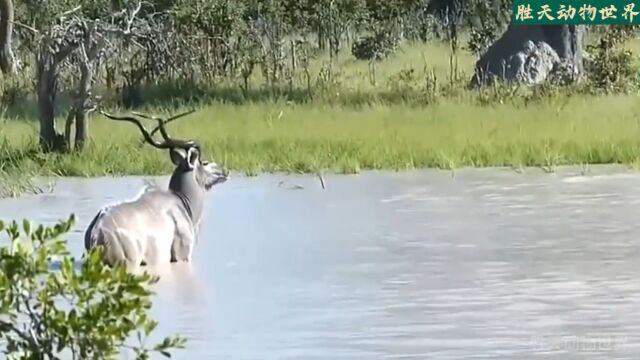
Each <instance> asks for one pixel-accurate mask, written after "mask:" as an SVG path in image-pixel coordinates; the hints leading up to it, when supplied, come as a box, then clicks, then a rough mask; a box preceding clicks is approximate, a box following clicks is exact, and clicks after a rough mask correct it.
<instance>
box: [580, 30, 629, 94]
mask: <svg viewBox="0 0 640 360" xmlns="http://www.w3.org/2000/svg"><path fill="white" fill-rule="evenodd" d="M636 31H637V26H607V27H606V28H605V29H603V31H602V34H601V35H600V38H599V39H598V40H597V41H596V43H595V44H589V45H587V52H588V54H589V55H590V56H589V57H588V58H587V59H586V61H585V63H586V64H585V68H586V73H587V79H588V81H589V83H590V85H591V86H592V88H593V89H595V90H603V91H605V92H617V91H628V90H633V89H635V88H637V80H638V76H637V75H638V68H637V66H635V55H634V54H633V52H632V51H631V50H630V49H629V48H625V46H624V45H625V44H626V43H627V42H628V40H629V39H631V38H632V37H633V35H634V34H635V32H636Z"/></svg>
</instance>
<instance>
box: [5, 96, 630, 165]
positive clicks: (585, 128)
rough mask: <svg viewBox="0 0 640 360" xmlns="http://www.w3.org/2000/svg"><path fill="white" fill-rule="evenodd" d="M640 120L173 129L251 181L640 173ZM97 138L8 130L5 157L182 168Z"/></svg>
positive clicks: (435, 115)
mask: <svg viewBox="0 0 640 360" xmlns="http://www.w3.org/2000/svg"><path fill="white" fill-rule="evenodd" d="M639 112H640V104H638V102H637V99H636V98H635V97H634V96H610V97H603V98H595V97H594V98H587V97H581V98H572V99H568V100H567V102H566V103H565V104H564V105H563V106H562V107H561V108H559V107H557V106H553V105H545V104H540V105H538V106H536V108H516V107H514V106H512V105H501V106H495V107H491V108H480V107H478V106H475V105H473V104H466V103H448V102H445V103H441V104H439V105H434V106H431V107H427V108H411V107H402V106H371V107H364V108H360V109H358V110H355V109H349V108H335V107H334V108H330V107H320V106H313V105H284V104H283V105H279V104H253V105H244V106H234V105H221V104H219V105H210V106H207V107H205V108H203V109H201V110H200V111H199V112H198V113H196V114H193V115H191V116H189V117H188V118H184V119H181V120H180V121H178V122H175V123H173V124H171V125H169V129H170V132H171V133H172V134H173V135H175V136H177V137H179V136H181V137H190V138H197V139H199V140H200V142H201V143H202V145H203V147H204V151H205V152H206V155H207V156H208V157H209V158H211V159H213V160H215V161H217V162H220V163H224V164H225V165H226V166H228V167H229V168H231V169H233V170H239V171H243V172H247V173H256V172H263V171H300V172H311V171H317V170H321V169H324V170H330V171H338V172H345V173H353V172H357V171H359V170H362V169H395V170H402V169H414V168H423V167H438V168H457V167H464V166H553V165H561V164H581V163H589V164H602V163H629V164H632V163H636V162H638V161H639V160H640V140H639V139H640V121H639V120H638V118H637V116H636V114H638V113H639ZM91 130H92V133H93V140H92V143H91V144H90V146H89V148H88V149H87V150H86V151H85V152H83V153H81V154H72V155H47V156H43V155H36V152H35V151H34V152H33V153H30V152H29V150H30V149H31V148H33V147H34V145H33V141H32V140H31V139H32V137H31V136H32V132H33V129H32V128H31V127H29V126H26V125H25V124H24V123H17V122H8V123H7V125H6V130H5V132H4V133H3V136H5V137H6V138H8V139H12V140H9V141H8V142H6V143H5V144H4V145H2V146H1V147H0V154H2V155H0V156H2V158H3V161H4V162H6V164H7V165H9V166H11V165H13V166H19V167H20V169H21V171H31V172H39V173H42V174H58V175H63V176H70V175H73V176H95V175H104V174H113V175H120V174H161V173H166V172H168V171H170V166H171V164H170V162H169V160H168V155H167V153H166V152H164V151H158V150H156V149H153V148H151V147H150V146H144V147H142V148H139V147H138V146H137V144H138V143H139V141H140V140H139V139H140V136H139V134H138V133H137V129H136V128H135V127H134V126H133V125H131V124H128V123H115V122H113V121H110V120H107V119H105V118H103V117H102V116H99V117H98V116H96V117H95V118H94V119H93V120H92V124H91ZM21 152H23V153H24V155H21ZM21 156H23V157H21Z"/></svg>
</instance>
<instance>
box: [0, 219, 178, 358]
mask: <svg viewBox="0 0 640 360" xmlns="http://www.w3.org/2000/svg"><path fill="white" fill-rule="evenodd" d="M74 223H75V217H74V215H71V216H70V217H69V218H68V219H67V220H63V221H59V222H58V223H57V224H55V225H54V226H52V227H45V226H43V225H38V226H36V225H34V224H32V223H31V222H30V221H28V220H24V221H23V222H22V226H20V225H19V224H18V222H16V221H12V222H9V223H5V222H2V221H0V231H2V230H4V232H5V233H6V235H7V236H8V238H9V240H10V246H9V247H2V248H0V289H1V291H0V294H1V295H0V338H1V339H2V340H3V341H4V353H5V354H6V355H7V357H8V358H9V359H62V358H69V357H71V358H73V359H115V358H119V356H118V355H119V354H120V353H121V351H124V350H126V351H133V352H134V353H135V354H136V358H137V359H148V358H149V354H150V352H159V353H161V354H163V355H165V356H170V353H169V350H170V349H171V348H180V347H183V346H184V343H185V341H184V339H183V338H180V337H168V338H165V339H164V340H163V341H162V342H160V343H159V344H157V345H154V346H151V347H148V346H147V344H146V338H147V337H148V336H149V335H150V334H151V333H152V331H153V330H154V329H155V327H156V325H157V323H156V322H155V321H154V320H152V319H151V318H149V315H148V310H149V309H150V307H151V300H150V299H151V295H152V292H151V290H150V286H151V285H152V284H153V283H154V282H155V281H156V280H157V279H156V278H153V277H151V276H150V275H148V274H146V273H145V274H142V275H136V274H131V273H128V272H127V271H126V270H125V268H124V267H122V266H118V267H115V268H109V267H108V266H107V265H106V264H104V262H103V261H102V250H101V249H96V250H95V251H92V252H90V253H89V254H88V256H87V257H86V258H85V260H84V262H83V263H82V265H81V266H80V268H79V269H78V268H76V266H75V264H74V262H75V261H74V258H73V257H72V256H71V255H70V253H69V252H68V250H67V248H66V243H65V241H64V240H61V238H60V237H61V236H62V235H64V234H65V233H67V232H68V231H69V230H70V229H71V227H72V226H73V225H74ZM52 261H56V262H59V264H60V266H59V269H54V268H52V267H51V262H52ZM132 335H135V337H136V339H137V344H130V343H129V341H131V340H132V339H131V337H132Z"/></svg>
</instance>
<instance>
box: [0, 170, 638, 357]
mask: <svg viewBox="0 0 640 360" xmlns="http://www.w3.org/2000/svg"><path fill="white" fill-rule="evenodd" d="M604 169H605V170H603V171H601V172H600V173H593V174H588V175H586V176H581V175H580V174H579V172H576V171H572V170H568V171H565V172H562V173H560V174H555V175H554V174H543V173H541V172H537V171H531V172H529V173H527V174H516V173H515V172H513V171H508V170H495V169H492V170H467V171H462V172H458V173H456V174H455V177H454V178H452V177H451V174H450V173H448V172H438V171H420V172H411V173H399V174H396V173H375V172H372V173H366V174H362V175H358V176H329V177H327V179H326V180H327V188H326V189H325V190H323V189H322V188H321V186H320V184H319V181H318V179H317V178H314V177H302V176H301V177H287V176H284V175H270V176H259V177H256V178H242V177H235V178H232V179H231V180H230V181H229V182H227V183H225V184H223V185H220V186H218V187H216V188H215V189H214V191H213V192H212V193H210V194H209V199H208V200H209V201H208V205H207V206H208V207H207V210H206V221H205V223H204V226H203V233H202V237H201V238H200V240H199V243H198V245H197V247H196V254H195V258H194V262H193V263H192V264H191V266H188V265H187V266H184V265H183V266H181V267H175V268H173V269H172V270H171V271H170V272H167V274H165V275H164V276H163V278H162V280H161V282H160V283H159V284H158V285H157V288H156V291H157V298H156V300H155V303H154V308H153V316H154V317H155V319H157V320H158V321H159V322H160V326H159V327H158V330H157V335H158V336H160V335H162V336H165V335H169V334H174V333H180V334H182V335H184V336H186V337H187V338H188V340H189V343H188V348H187V349H186V350H182V351H176V352H174V357H175V358H177V359H225V360H244V359H247V360H250V359H251V360H253V359H260V360H262V359H278V360H280V359H283V360H284V359H305V360H313V359H391V358H393V359H523V358H536V359H538V358H543V359H547V358H549V359H552V358H557V359H574V358H575V359H635V358H637V357H638V355H639V354H640V338H639V337H640V281H638V280H637V279H634V278H635V277H636V276H637V269H638V263H639V258H640V251H638V250H639V240H638V230H640V229H639V226H638V225H637V219H636V216H637V215H636V214H638V213H639V211H640V174H638V173H633V172H624V171H616V172H613V173H611V171H610V168H604ZM596 171H597V169H596ZM296 185H300V186H302V187H303V188H301V189H300V188H299V186H296ZM142 186H143V180H142V179H140V178H117V179H112V178H101V179H93V180H78V179H68V180H61V181H59V182H58V184H57V185H56V190H55V192H54V193H53V194H50V195H40V196H30V197H24V198H21V199H5V200H0V218H3V219H21V218H23V217H26V218H30V219H34V220H37V221H38V222H42V223H53V222H55V221H56V220H57V219H59V218H63V217H66V216H67V215H68V214H69V213H70V212H75V213H76V215H77V216H78V226H77V227H76V231H75V232H73V233H72V234H70V236H69V240H70V243H71V246H72V250H73V252H74V253H75V254H78V255H79V254H81V252H82V232H83V230H84V228H85V226H86V224H87V223H88V222H89V221H90V220H91V217H92V216H93V215H94V214H95V213H96V211H97V210H98V208H99V207H100V206H102V205H103V204H105V203H109V202H113V201H116V200H121V199H127V198H130V197H133V196H135V195H136V194H137V193H138V192H139V190H140V188H141V187H142Z"/></svg>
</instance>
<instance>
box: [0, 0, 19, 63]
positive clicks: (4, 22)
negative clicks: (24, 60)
mask: <svg viewBox="0 0 640 360" xmlns="http://www.w3.org/2000/svg"><path fill="white" fill-rule="evenodd" d="M13 13H14V9H13V1H12V0H0V70H1V71H2V72H3V73H4V74H13V73H14V72H15V71H16V61H15V57H14V55H13V50H12V49H11V39H12V37H13V15H14V14H13Z"/></svg>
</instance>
